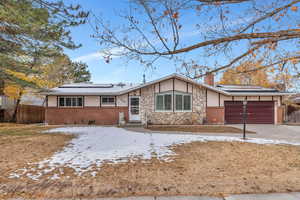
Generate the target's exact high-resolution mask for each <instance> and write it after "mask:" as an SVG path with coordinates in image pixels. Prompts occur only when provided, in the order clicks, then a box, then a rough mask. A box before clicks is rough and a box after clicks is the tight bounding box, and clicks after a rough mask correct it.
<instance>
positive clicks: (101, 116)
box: [45, 107, 128, 125]
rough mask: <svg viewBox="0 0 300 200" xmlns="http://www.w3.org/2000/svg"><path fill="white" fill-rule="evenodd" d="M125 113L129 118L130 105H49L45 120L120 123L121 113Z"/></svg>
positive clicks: (48, 121)
mask: <svg viewBox="0 0 300 200" xmlns="http://www.w3.org/2000/svg"><path fill="white" fill-rule="evenodd" d="M120 112H123V113H124V114H125V120H126V121H127V120H128V107H101V108H100V107H84V108H57V107H48V108H46V112H45V121H46V123H48V124H50V125H51V124H57V125H58V124H97V125H113V124H118V121H119V113H120Z"/></svg>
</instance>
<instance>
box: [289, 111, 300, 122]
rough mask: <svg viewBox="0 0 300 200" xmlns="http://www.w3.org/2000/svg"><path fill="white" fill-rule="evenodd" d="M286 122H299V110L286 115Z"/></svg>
mask: <svg viewBox="0 0 300 200" xmlns="http://www.w3.org/2000/svg"><path fill="white" fill-rule="evenodd" d="M288 122H292V123H299V122H300V110H297V111H294V112H292V113H290V114H289V115H288Z"/></svg>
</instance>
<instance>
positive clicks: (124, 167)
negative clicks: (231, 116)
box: [0, 126, 300, 199]
mask: <svg viewBox="0 0 300 200" xmlns="http://www.w3.org/2000/svg"><path fill="white" fill-rule="evenodd" d="M4 129H6V131H7V129H11V130H12V133H9V132H10V131H8V132H5V133H4V134H3V132H2V131H1V128H0V135H1V136H0V137H2V138H6V139H5V141H6V142H3V143H2V138H1V147H2V146H3V145H4V146H3V147H4V148H1V153H0V156H1V161H2V160H3V161H2V162H1V163H0V171H1V172H2V171H4V172H5V173H3V174H2V173H1V175H0V176H1V179H0V182H1V184H0V199H4V198H8V197H10V198H11V197H25V198H31V199H32V198H37V197H38V198H72V197H77V198H94V197H125V196H144V195H211V196H225V195H227V194H232V193H235V194H236V193H268V192H291V191H300V176H299V174H300V146H295V145H287V144H286V145H275V144H256V143H244V142H239V141H231V142H230V141H227V142H223V141H204V140H201V136H198V135H192V136H191V135H180V134H174V135H172V134H159V133H153V134H144V133H136V132H130V131H126V130H124V129H118V128H114V127H84V128H79V127H75V128H73V129H65V130H69V131H68V132H72V131H73V132H74V134H77V137H75V138H74V139H73V140H72V141H73V142H72V145H68V146H67V147H66V148H65V149H64V151H62V152H58V153H56V154H55V156H53V157H52V158H50V159H48V163H51V162H52V164H53V162H54V161H55V162H58V163H59V162H60V164H61V165H57V167H56V168H53V171H50V170H49V171H48V172H49V173H46V172H45V169H47V167H45V168H40V169H39V168H36V167H34V165H30V164H29V165H27V162H36V161H41V160H42V158H43V157H44V158H49V157H50V155H51V154H53V153H54V152H55V151H57V150H59V149H61V148H62V147H63V146H64V145H65V143H66V142H67V141H69V139H71V137H74V136H67V135H63V134H62V135H61V134H57V133H51V134H40V133H39V131H41V130H45V129H46V128H44V127H36V126H24V127H23V128H22V130H23V133H21V132H20V131H21V130H19V127H16V128H4ZM61 130H64V129H61ZM76 131H77V133H76ZM84 131H86V133H85V134H83V135H81V134H80V133H81V132H84ZM117 131H119V132H117ZM54 132H55V131H54ZM88 132H90V133H88ZM206 138H210V137H206ZM212 138H213V137H212ZM108 139H109V140H108ZM148 140H150V141H148ZM171 140H173V141H177V142H175V144H174V145H169V144H171V143H172V142H171ZM198 140H199V141H198ZM200 140H201V141H200ZM108 141H110V142H108ZM255 142H256V141H255ZM258 142H259V141H258ZM163 144H164V145H166V146H165V147H164V146H163ZM126 145H127V146H126ZM54 146H55V147H54ZM167 149H168V150H169V151H171V152H173V153H170V152H169V151H167ZM113 150H114V151H113ZM117 150H119V151H117ZM149 152H150V154H149ZM134 153H135V154H134ZM108 155H109V156H112V157H114V160H109V159H107V156H108ZM117 155H118V156H117ZM126 155H131V157H130V156H127V157H126ZM149 155H150V156H151V157H149ZM68 157H69V159H67V158H68ZM2 158H5V159H2ZM62 161H64V162H62ZM80 161H81V163H80ZM100 161H101V162H100ZM44 164H46V163H44ZM78 166H80V167H81V168H78ZM22 167H27V169H29V171H30V170H31V171H30V173H39V172H43V173H44V175H43V176H41V177H40V178H39V179H38V180H32V179H31V178H30V176H28V174H27V175H26V176H21V177H20V178H7V176H9V174H10V173H11V172H13V171H15V170H17V169H20V168H22ZM78 173H80V175H79V174H78ZM54 174H59V176H53V175H54ZM53 177H55V178H53Z"/></svg>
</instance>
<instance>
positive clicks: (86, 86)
mask: <svg viewBox="0 0 300 200" xmlns="http://www.w3.org/2000/svg"><path fill="white" fill-rule="evenodd" d="M205 82H206V83H199V82H196V81H194V80H192V79H189V78H187V77H185V76H182V75H178V74H172V75H169V76H166V77H163V78H161V79H158V80H154V81H151V82H147V83H144V84H140V85H124V84H90V83H81V84H68V85H62V86H61V87H58V88H53V89H51V90H50V91H49V92H46V93H43V94H45V95H46V113H45V122H46V123H48V124H92V123H95V124H102V125H104V124H105V125H111V124H117V123H118V121H119V116H120V113H123V114H124V116H125V121H126V122H131V121H133V122H141V123H142V124H145V123H151V124H172V125H175V124H204V123H207V124H230V123H241V122H242V115H241V113H242V101H243V100H244V99H247V101H248V106H247V107H248V111H247V112H248V122H249V123H266V124H280V123H282V122H283V116H284V106H283V105H282V100H283V97H284V96H286V95H289V93H284V92H279V91H277V90H273V89H266V88H262V87H254V86H233V85H231V86H230V85H229V86H226V85H219V86H216V87H214V86H213V84H214V83H213V75H209V76H207V77H206V78H205Z"/></svg>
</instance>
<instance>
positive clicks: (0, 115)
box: [0, 95, 16, 122]
mask: <svg viewBox="0 0 300 200" xmlns="http://www.w3.org/2000/svg"><path fill="white" fill-rule="evenodd" d="M15 104H16V101H15V100H14V99H11V98H9V97H7V96H5V95H0V122H6V121H10V119H11V117H12V115H13V112H14V108H15Z"/></svg>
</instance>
